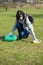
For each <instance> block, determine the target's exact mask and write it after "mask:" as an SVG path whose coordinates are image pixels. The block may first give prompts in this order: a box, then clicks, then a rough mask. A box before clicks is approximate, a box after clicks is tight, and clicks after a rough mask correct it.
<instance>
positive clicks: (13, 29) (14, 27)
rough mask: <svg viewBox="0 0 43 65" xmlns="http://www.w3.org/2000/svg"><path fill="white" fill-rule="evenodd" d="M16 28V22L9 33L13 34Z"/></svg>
mask: <svg viewBox="0 0 43 65" xmlns="http://www.w3.org/2000/svg"><path fill="white" fill-rule="evenodd" d="M16 28H17V22H16V23H15V24H14V26H13V28H12V30H11V32H12V33H13V32H14V31H15V30H16Z"/></svg>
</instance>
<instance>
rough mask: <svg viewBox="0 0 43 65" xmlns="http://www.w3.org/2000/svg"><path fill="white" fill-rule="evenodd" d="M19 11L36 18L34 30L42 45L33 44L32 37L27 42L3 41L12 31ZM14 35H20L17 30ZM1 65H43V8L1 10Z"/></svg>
mask: <svg viewBox="0 0 43 65" xmlns="http://www.w3.org/2000/svg"><path fill="white" fill-rule="evenodd" d="M19 9H21V10H23V11H24V12H25V13H28V14H31V15H32V16H33V17H34V21H35V23H34V29H35V33H36V36H37V37H38V38H39V39H41V41H42V42H41V43H40V44H33V43H32V42H31V41H32V40H33V39H32V36H31V35H30V37H28V38H27V39H26V40H25V39H23V40H18V41H13V42H6V41H3V36H4V35H6V34H8V33H9V32H10V31H11V29H12V27H13V25H14V23H15V20H16V18H15V15H16V12H17V10H19ZM14 34H18V33H17V30H16V31H15V32H14ZM0 65H43V8H40V9H37V8H33V7H29V8H28V9H27V8H11V9H8V10H7V11H5V10H4V9H1V8H0Z"/></svg>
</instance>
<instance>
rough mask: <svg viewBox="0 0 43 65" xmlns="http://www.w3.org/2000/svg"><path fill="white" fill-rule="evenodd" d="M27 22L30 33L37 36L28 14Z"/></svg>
mask: <svg viewBox="0 0 43 65" xmlns="http://www.w3.org/2000/svg"><path fill="white" fill-rule="evenodd" d="M26 24H27V26H28V29H29V30H30V33H31V34H32V36H33V38H34V39H35V38H36V36H35V32H34V28H33V25H32V23H31V22H30V20H29V19H28V16H27V18H26Z"/></svg>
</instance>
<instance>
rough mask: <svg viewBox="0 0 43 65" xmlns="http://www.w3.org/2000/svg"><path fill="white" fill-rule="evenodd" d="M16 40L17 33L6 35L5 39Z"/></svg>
mask: <svg viewBox="0 0 43 65" xmlns="http://www.w3.org/2000/svg"><path fill="white" fill-rule="evenodd" d="M14 40H17V36H16V35H6V36H5V41H14Z"/></svg>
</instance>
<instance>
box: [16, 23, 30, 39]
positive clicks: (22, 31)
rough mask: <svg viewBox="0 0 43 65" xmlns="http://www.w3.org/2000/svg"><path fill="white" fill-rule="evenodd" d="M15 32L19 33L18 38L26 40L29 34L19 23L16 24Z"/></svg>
mask: <svg viewBox="0 0 43 65" xmlns="http://www.w3.org/2000/svg"><path fill="white" fill-rule="evenodd" d="M17 30H18V33H19V38H27V37H28V36H29V34H30V32H29V31H27V30H26V29H24V28H23V25H22V24H21V23H20V22H17Z"/></svg>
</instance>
